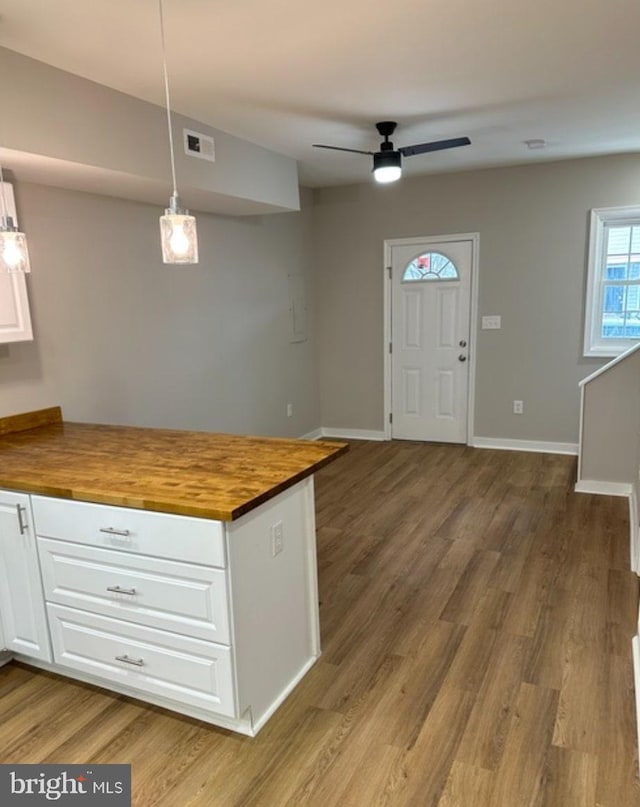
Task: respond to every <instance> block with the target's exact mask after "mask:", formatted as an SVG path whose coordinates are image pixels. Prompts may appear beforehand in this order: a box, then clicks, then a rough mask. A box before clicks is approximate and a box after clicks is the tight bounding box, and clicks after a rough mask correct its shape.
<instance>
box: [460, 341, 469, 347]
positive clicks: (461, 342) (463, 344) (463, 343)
mask: <svg viewBox="0 0 640 807" xmlns="http://www.w3.org/2000/svg"><path fill="white" fill-rule="evenodd" d="M458 344H459V345H460V347H466V346H467V342H466V340H465V339H461V340H460V341H459V342H458Z"/></svg>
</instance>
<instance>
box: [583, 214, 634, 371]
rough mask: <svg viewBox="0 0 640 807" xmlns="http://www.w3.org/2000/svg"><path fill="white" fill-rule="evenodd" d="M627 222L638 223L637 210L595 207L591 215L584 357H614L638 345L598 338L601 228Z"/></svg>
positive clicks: (600, 316)
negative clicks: (613, 223) (636, 221)
mask: <svg viewBox="0 0 640 807" xmlns="http://www.w3.org/2000/svg"><path fill="white" fill-rule="evenodd" d="M629 219H635V220H639V219H640V207H599V208H594V209H593V210H592V211H591V223H590V228H589V261H588V275H587V298H586V306H585V318H584V320H585V321H584V355H585V356H603V357H608V356H618V355H620V353H623V352H624V351H625V350H628V349H629V348H630V347H631V346H632V345H634V344H635V343H637V342H638V339H607V340H606V341H605V340H603V339H602V337H601V335H600V334H601V321H602V320H601V318H602V286H603V284H602V278H601V274H600V267H601V265H602V259H603V252H604V228H605V225H606V224H609V223H610V222H619V223H622V222H623V221H625V220H629Z"/></svg>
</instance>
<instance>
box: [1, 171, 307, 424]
mask: <svg viewBox="0 0 640 807" xmlns="http://www.w3.org/2000/svg"><path fill="white" fill-rule="evenodd" d="M15 189H16V203H17V208H18V214H19V216H20V224H21V226H22V227H23V228H24V230H25V231H26V232H27V234H28V237H29V245H30V253H31V263H32V268H33V272H32V275H31V276H30V277H29V279H28V280H29V291H30V298H31V310H32V317H33V324H34V333H35V341H34V342H32V343H20V344H14V345H10V346H1V345H0V415H4V414H11V413H14V412H19V411H26V410H31V409H36V408H40V407H44V406H49V405H54V404H60V405H61V406H62V408H63V414H64V416H65V417H66V418H67V419H68V420H80V421H90V422H110V423H121V424H138V425H148V426H162V427H176V428H191V429H204V430H211V431H217V430H219V431H228V432H244V433H247V432H249V433H261V434H272V435H289V436H298V435H300V434H303V433H305V432H307V431H309V430H311V429H314V428H316V427H317V426H318V424H319V411H318V389H317V384H316V372H315V367H316V358H315V347H314V342H313V338H312V339H310V340H309V341H307V342H302V343H298V344H291V343H290V342H289V300H288V286H287V275H288V274H296V273H302V274H304V276H305V278H306V282H307V284H308V289H309V291H308V293H309V296H311V295H312V294H313V289H312V285H313V284H312V280H313V278H312V274H311V272H310V263H311V261H310V252H309V247H310V243H311V236H310V224H311V221H310V216H311V212H310V209H309V205H308V204H307V205H306V206H305V209H303V211H302V212H300V213H286V214H276V215H269V216H263V217H255V218H244V217H243V218H235V219H234V218H224V217H220V216H213V215H205V214H200V215H199V216H198V232H199V239H200V256H201V263H200V265H199V266H195V267H183V268H181V267H171V266H164V265H163V264H162V262H161V258H160V247H159V225H158V216H159V215H160V214H161V212H162V211H161V210H159V209H158V208H156V207H154V206H149V205H145V204H139V203H135V202H128V201H123V200H116V199H111V198H107V197H101V196H94V195H91V194H87V193H79V192H75V191H64V190H58V189H54V188H49V187H44V186H39V185H31V184H25V183H20V182H18V183H16V186H15ZM304 198H305V200H306V201H307V202H309V194H307V195H306V196H305V197H304ZM311 334H312V335H313V322H311ZM288 402H291V403H293V405H294V416H293V417H292V418H287V417H286V405H287V403H288Z"/></svg>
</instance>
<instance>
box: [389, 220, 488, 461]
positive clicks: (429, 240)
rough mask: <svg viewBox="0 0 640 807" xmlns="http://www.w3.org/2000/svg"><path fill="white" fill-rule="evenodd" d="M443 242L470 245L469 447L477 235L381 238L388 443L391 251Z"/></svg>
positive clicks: (473, 385)
mask: <svg viewBox="0 0 640 807" xmlns="http://www.w3.org/2000/svg"><path fill="white" fill-rule="evenodd" d="M447 241H471V245H472V249H471V300H470V309H469V314H470V317H469V341H470V346H469V347H470V351H469V384H468V389H467V443H466V444H467V445H468V446H469V445H471V446H472V445H473V442H474V440H473V438H474V427H475V399H476V353H477V345H476V343H477V334H478V287H479V285H480V284H479V274H480V260H479V258H480V255H479V253H480V233H453V234H451V235H425V236H421V237H419V236H415V237H413V238H385V240H384V261H383V268H382V276H383V290H384V291H383V307H384V342H383V356H384V439H385V440H391V354H390V352H389V344H390V342H391V305H392V302H393V299H392V293H391V292H392V287H391V249H392V247H402V246H411V245H412V244H436V243H437V244H442V243H446V242H447Z"/></svg>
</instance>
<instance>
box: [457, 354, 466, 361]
mask: <svg viewBox="0 0 640 807" xmlns="http://www.w3.org/2000/svg"><path fill="white" fill-rule="evenodd" d="M466 360H467V357H466V356H463V355H462V353H461V354H460V355H459V356H458V361H466Z"/></svg>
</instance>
